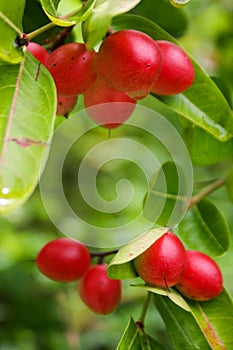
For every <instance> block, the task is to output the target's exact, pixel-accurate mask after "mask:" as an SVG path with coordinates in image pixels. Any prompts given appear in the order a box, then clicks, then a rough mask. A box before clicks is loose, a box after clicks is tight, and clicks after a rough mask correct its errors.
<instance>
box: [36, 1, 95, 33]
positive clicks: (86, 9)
mask: <svg viewBox="0 0 233 350" xmlns="http://www.w3.org/2000/svg"><path fill="white" fill-rule="evenodd" d="M60 1H61V0H40V2H41V4H42V7H43V10H44V11H45V13H46V15H47V16H48V18H49V19H50V20H51V21H52V22H53V23H55V24H56V25H58V26H61V27H69V26H71V25H75V24H77V23H79V22H82V21H85V20H86V18H87V17H88V16H89V15H90V13H91V11H92V9H93V6H94V4H95V2H96V0H89V1H87V3H86V4H85V6H83V5H81V7H79V8H78V9H76V10H75V11H74V12H73V13H71V14H70V15H65V16H61V15H59V11H58V5H59V3H60Z"/></svg>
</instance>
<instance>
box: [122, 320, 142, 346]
mask: <svg viewBox="0 0 233 350" xmlns="http://www.w3.org/2000/svg"><path fill="white" fill-rule="evenodd" d="M139 332H140V330H139V327H137V325H136V324H135V322H134V320H133V319H132V318H131V319H130V320H129V322H128V324H127V326H126V328H125V331H124V333H123V335H122V338H121V340H120V342H119V344H118V346H117V349H116V350H140V349H141V345H140V335H139Z"/></svg>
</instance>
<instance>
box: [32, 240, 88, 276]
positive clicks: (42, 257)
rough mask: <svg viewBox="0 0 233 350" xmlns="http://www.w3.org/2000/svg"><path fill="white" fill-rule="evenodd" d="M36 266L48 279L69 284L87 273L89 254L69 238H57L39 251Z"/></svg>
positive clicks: (84, 247)
mask: <svg viewBox="0 0 233 350" xmlns="http://www.w3.org/2000/svg"><path fill="white" fill-rule="evenodd" d="M36 264H37V267H38V268H39V270H40V271H41V272H42V273H43V274H44V275H45V276H47V277H48V278H50V279H52V280H55V281H58V282H71V281H75V280H77V279H78V278H80V277H81V276H82V275H83V274H84V273H85V272H86V271H87V269H88V267H89V265H90V254H89V251H88V249H87V248H86V246H85V245H83V244H82V243H80V242H78V241H75V240H73V239H69V238H58V239H55V240H53V241H51V242H48V243H47V244H46V245H45V246H44V247H43V248H42V249H41V250H40V252H39V253H38V255H37V257H36Z"/></svg>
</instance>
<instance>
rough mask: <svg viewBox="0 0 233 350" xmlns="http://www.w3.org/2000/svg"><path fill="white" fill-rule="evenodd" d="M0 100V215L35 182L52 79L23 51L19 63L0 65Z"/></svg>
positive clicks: (50, 111)
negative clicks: (21, 59)
mask: <svg viewBox="0 0 233 350" xmlns="http://www.w3.org/2000/svg"><path fill="white" fill-rule="evenodd" d="M0 101H1V111H0V146H1V148H0V149H1V151H0V214H7V213H10V212H12V211H13V210H15V209H16V208H18V207H19V206H20V205H22V204H23V203H24V202H25V201H26V199H27V198H28V197H29V196H30V194H31V193H32V191H33V190H34V188H35V186H36V185H37V183H38V180H39V173H40V170H41V166H42V161H43V160H44V159H45V155H46V154H47V153H48V148H49V144H50V139H51V134H52V131H53V126H54V119H55V112H56V90H55V86H54V82H53V79H52V78H51V76H50V74H49V73H48V71H47V70H46V69H45V68H44V67H43V66H42V65H40V64H39V62H38V61H37V60H35V59H34V58H33V57H32V55H31V54H30V53H29V52H28V51H27V52H26V54H25V58H24V59H23V61H22V62H21V64H20V65H2V66H0Z"/></svg>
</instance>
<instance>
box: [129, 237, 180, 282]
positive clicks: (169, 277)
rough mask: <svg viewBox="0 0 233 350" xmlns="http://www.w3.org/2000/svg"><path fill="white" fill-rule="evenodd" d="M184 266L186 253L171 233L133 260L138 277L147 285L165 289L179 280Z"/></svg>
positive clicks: (178, 240)
mask: <svg viewBox="0 0 233 350" xmlns="http://www.w3.org/2000/svg"><path fill="white" fill-rule="evenodd" d="M185 264H186V251H185V248H184V246H183V244H182V242H181V241H180V239H179V238H178V237H177V236H176V235H175V234H174V233H173V232H170V231H168V232H166V233H165V234H164V235H163V236H162V237H160V238H159V239H158V240H157V241H155V242H154V243H153V244H152V245H151V246H150V247H149V248H148V249H147V250H146V251H145V252H143V253H142V254H141V255H139V256H138V257H137V258H136V259H135V260H134V266H135V269H136V271H137V273H138V275H139V276H140V277H141V278H142V279H143V280H144V281H145V282H146V283H148V284H150V285H154V286H157V287H162V288H167V287H171V286H174V285H175V284H176V283H177V282H178V281H179V279H180V277H181V275H182V273H183V271H184V268H185Z"/></svg>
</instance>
